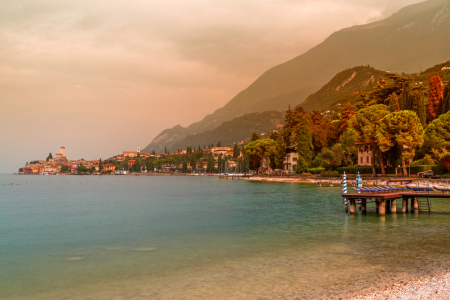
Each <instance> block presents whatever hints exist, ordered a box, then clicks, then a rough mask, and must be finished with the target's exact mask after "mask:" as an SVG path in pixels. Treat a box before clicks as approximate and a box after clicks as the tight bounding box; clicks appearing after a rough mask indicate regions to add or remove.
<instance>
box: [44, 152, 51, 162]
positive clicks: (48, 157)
mask: <svg viewBox="0 0 450 300" xmlns="http://www.w3.org/2000/svg"><path fill="white" fill-rule="evenodd" d="M52 158H53V155H52V154H51V153H49V154H48V156H47V158H46V159H45V161H49V160H50V159H52Z"/></svg>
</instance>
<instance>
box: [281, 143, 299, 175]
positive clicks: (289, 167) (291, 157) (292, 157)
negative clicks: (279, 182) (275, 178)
mask: <svg viewBox="0 0 450 300" xmlns="http://www.w3.org/2000/svg"><path fill="white" fill-rule="evenodd" d="M297 160H298V153H297V150H295V149H291V148H288V149H286V156H285V157H284V162H283V165H284V169H283V173H291V172H295V170H296V169H297Z"/></svg>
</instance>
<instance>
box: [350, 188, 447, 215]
mask: <svg viewBox="0 0 450 300" xmlns="http://www.w3.org/2000/svg"><path fill="white" fill-rule="evenodd" d="M342 197H343V198H344V199H346V200H347V201H348V202H349V203H350V213H351V214H355V213H356V204H357V202H358V204H359V209H360V210H361V211H362V212H363V213H364V212H366V211H367V203H368V200H369V201H371V202H374V203H375V204H376V212H377V213H379V214H380V215H385V214H386V212H391V213H396V212H397V199H402V212H403V213H406V212H408V211H411V212H419V203H420V200H419V199H425V198H426V207H427V208H426V209H427V210H428V212H431V202H430V201H431V200H430V199H437V198H439V199H450V194H448V193H447V194H444V193H436V192H432V193H426V192H417V193H416V192H364V193H354V194H342ZM347 201H345V211H346V212H347V211H348V203H347ZM422 201H425V200H422ZM369 203H370V202H369ZM409 204H410V210H408V205H409Z"/></svg>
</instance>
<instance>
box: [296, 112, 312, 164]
mask: <svg viewBox="0 0 450 300" xmlns="http://www.w3.org/2000/svg"><path fill="white" fill-rule="evenodd" d="M298 137H299V139H298V144H297V153H298V160H297V169H298V170H300V171H304V170H306V169H307V168H308V167H309V165H310V164H311V161H312V155H313V150H314V146H313V143H312V136H311V129H310V127H309V121H308V119H307V118H306V116H303V117H302V121H301V125H300V127H299V130H298Z"/></svg>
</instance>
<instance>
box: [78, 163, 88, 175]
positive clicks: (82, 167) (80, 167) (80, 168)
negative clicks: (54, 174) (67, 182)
mask: <svg viewBox="0 0 450 300" xmlns="http://www.w3.org/2000/svg"><path fill="white" fill-rule="evenodd" d="M87 171H89V169H88V168H86V166H84V165H83V164H80V165H79V166H78V168H77V172H80V173H81V174H82V173H84V172H87Z"/></svg>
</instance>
